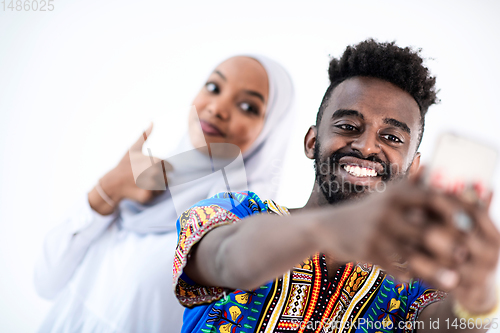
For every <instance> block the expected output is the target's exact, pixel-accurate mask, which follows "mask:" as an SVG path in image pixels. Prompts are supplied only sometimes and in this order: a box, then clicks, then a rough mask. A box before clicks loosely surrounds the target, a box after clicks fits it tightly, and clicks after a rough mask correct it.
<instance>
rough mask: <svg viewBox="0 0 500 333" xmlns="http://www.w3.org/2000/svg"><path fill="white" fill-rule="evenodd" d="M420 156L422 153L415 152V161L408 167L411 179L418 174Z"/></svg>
mask: <svg viewBox="0 0 500 333" xmlns="http://www.w3.org/2000/svg"><path fill="white" fill-rule="evenodd" d="M420 156H421V154H420V153H419V152H417V153H416V154H415V157H414V158H413V162H412V163H411V165H410V168H409V169H408V178H409V179H411V178H413V177H415V176H416V175H417V174H418V169H419V167H420Z"/></svg>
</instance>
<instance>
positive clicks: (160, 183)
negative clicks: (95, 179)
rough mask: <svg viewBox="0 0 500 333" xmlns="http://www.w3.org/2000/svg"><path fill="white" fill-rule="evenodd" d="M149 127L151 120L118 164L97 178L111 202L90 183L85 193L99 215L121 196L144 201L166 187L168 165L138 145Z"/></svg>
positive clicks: (144, 139)
mask: <svg viewBox="0 0 500 333" xmlns="http://www.w3.org/2000/svg"><path fill="white" fill-rule="evenodd" d="M152 130H153V124H151V125H150V126H149V128H148V129H146V130H145V131H144V133H143V134H142V135H141V136H140V137H139V139H138V140H137V141H136V142H135V143H134V144H133V145H132V146H131V147H130V149H129V151H128V152H127V153H126V154H125V156H123V158H122V159H121V160H120V162H119V163H118V165H117V166H116V167H115V168H113V169H112V170H111V171H109V172H108V173H107V174H105V175H104V177H102V178H101V180H100V185H101V188H102V190H103V191H104V193H105V194H106V195H107V196H108V197H110V199H111V200H112V201H113V202H114V206H111V205H110V204H109V203H107V202H106V201H105V200H104V199H103V198H102V197H101V195H100V194H99V192H98V191H97V189H96V188H95V187H94V188H93V189H92V191H90V193H89V203H90V207H92V209H94V210H95V211H96V212H98V213H99V214H101V215H108V214H111V213H112V212H113V211H114V209H115V208H116V206H117V205H118V203H119V202H120V201H121V200H122V199H131V200H135V201H138V202H140V203H146V202H148V201H149V200H151V199H152V198H153V197H155V196H156V195H158V194H160V193H161V191H164V190H166V186H167V181H166V179H167V178H166V174H165V173H166V172H168V171H171V169H172V167H171V166H170V165H169V164H168V163H166V162H165V161H162V160H161V159H159V158H157V157H153V156H146V155H144V154H143V153H142V146H143V145H144V142H146V140H147V138H148V137H149V135H150V134H151V132H152Z"/></svg>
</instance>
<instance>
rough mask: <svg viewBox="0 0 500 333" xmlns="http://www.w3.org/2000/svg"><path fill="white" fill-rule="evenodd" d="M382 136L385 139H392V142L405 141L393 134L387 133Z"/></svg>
mask: <svg viewBox="0 0 500 333" xmlns="http://www.w3.org/2000/svg"><path fill="white" fill-rule="evenodd" d="M382 137H384V138H385V139H387V140H389V141H392V142H396V143H403V141H402V140H401V139H400V138H398V137H397V136H394V135H391V134H386V135H383V136H382Z"/></svg>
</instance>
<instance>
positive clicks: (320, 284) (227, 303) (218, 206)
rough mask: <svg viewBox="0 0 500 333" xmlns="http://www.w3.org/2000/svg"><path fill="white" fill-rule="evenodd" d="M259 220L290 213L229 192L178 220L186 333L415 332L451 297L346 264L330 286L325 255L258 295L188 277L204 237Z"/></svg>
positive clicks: (178, 279)
mask: <svg viewBox="0 0 500 333" xmlns="http://www.w3.org/2000/svg"><path fill="white" fill-rule="evenodd" d="M254 214H276V215H279V216H286V215H289V212H288V210H287V209H286V208H284V207H281V206H279V205H277V204H276V203H275V202H273V201H271V200H268V201H262V200H261V199H260V198H259V197H258V196H257V195H256V194H255V193H253V192H242V193H239V192H238V193H229V192H226V193H220V194H217V195H215V196H214V197H212V198H210V199H206V200H203V201H200V202H199V203H198V204H196V205H194V206H192V207H191V208H190V209H189V210H187V211H186V212H184V213H183V214H182V215H181V216H180V217H179V219H178V220H177V232H178V234H179V242H178V246H177V250H176V257H175V260H174V281H173V283H174V288H175V291H176V295H177V297H178V299H179V301H180V303H181V304H182V305H184V306H186V307H187V309H186V310H185V313H184V325H183V328H182V332H185V333H188V332H204V333H209V332H221V333H243V332H245V333H250V332H359V333H368V332H373V333H375V332H387V333H389V332H412V331H413V328H415V327H414V326H415V323H417V321H416V320H417V317H418V315H419V314H420V312H421V311H422V310H423V308H424V307H426V306H427V305H429V304H431V303H434V302H436V301H439V300H441V299H443V298H444V297H445V296H446V295H445V294H444V293H443V292H440V291H437V290H434V289H430V288H428V287H426V286H425V285H424V284H423V283H422V282H421V281H419V280H415V281H411V282H409V283H398V282H396V281H394V279H393V278H392V277H390V276H388V275H386V274H385V272H384V271H383V270H381V268H380V267H378V266H376V265H371V264H367V263H360V262H358V263H348V264H345V265H343V266H342V267H340V268H339V269H338V270H337V272H336V274H335V276H334V278H333V279H331V280H329V279H328V270H327V265H326V261H325V256H324V255H323V254H321V253H316V254H314V255H313V256H311V257H309V258H307V259H305V260H304V261H303V262H301V263H298V264H297V265H296V266H295V267H293V268H292V269H291V270H290V271H288V272H286V273H285V274H284V275H283V276H281V277H280V278H278V279H276V280H274V281H270V282H269V283H267V284H265V285H263V286H261V287H259V288H257V289H256V290H253V291H243V290H227V289H225V288H220V287H207V286H200V285H197V284H196V283H195V282H193V281H192V280H191V279H189V277H188V276H187V275H185V274H184V273H183V271H182V269H183V268H184V267H185V265H186V263H187V260H188V259H189V251H190V250H191V248H192V247H193V245H194V244H196V243H197V242H198V241H199V240H200V239H201V238H202V237H203V236H204V235H205V234H206V233H207V232H209V231H210V230H212V229H214V228H216V227H219V226H221V225H226V224H232V223H238V221H239V220H241V219H244V218H246V217H248V216H251V215H254ZM283 222H284V223H286V219H283ZM263 232H265V230H263ZM248 274H251V272H248ZM417 328H418V327H417ZM420 328H421V327H420Z"/></svg>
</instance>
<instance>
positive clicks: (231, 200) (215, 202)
mask: <svg viewBox="0 0 500 333" xmlns="http://www.w3.org/2000/svg"><path fill="white" fill-rule="evenodd" d="M200 207H218V208H221V209H223V210H226V211H229V212H231V213H233V214H234V215H236V216H238V217H239V218H245V217H247V216H249V215H254V214H260V213H273V214H277V215H280V216H282V215H288V214H289V212H288V210H287V209H286V207H283V206H280V205H278V204H277V203H276V202H274V201H273V200H269V199H268V200H263V199H261V198H260V197H259V196H258V194H257V193H255V192H252V191H245V192H220V193H217V194H216V195H214V196H212V197H210V198H208V199H205V200H201V201H199V202H198V203H197V204H195V205H193V206H192V207H191V208H190V209H198V208H200Z"/></svg>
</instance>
